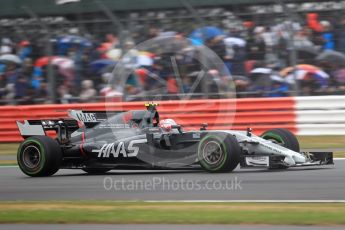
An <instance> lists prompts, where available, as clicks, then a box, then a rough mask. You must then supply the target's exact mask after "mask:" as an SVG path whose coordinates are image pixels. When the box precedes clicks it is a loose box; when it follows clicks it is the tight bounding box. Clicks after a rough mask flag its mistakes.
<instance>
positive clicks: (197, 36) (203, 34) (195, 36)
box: [189, 26, 225, 45]
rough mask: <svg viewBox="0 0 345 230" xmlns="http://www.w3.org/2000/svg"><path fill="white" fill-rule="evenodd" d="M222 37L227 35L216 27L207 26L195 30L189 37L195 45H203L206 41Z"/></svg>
mask: <svg viewBox="0 0 345 230" xmlns="http://www.w3.org/2000/svg"><path fill="white" fill-rule="evenodd" d="M220 35H225V33H224V32H223V30H221V29H219V28H217V27H214V26H206V27H201V28H198V29H196V30H194V31H193V32H192V33H191V35H190V36H189V39H191V40H192V43H193V44H194V45H202V44H203V43H204V42H205V41H206V40H209V39H212V38H214V37H217V36H220Z"/></svg>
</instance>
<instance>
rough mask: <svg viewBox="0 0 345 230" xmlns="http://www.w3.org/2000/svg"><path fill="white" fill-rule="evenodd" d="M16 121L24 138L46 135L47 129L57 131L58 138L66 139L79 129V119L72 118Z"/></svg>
mask: <svg viewBox="0 0 345 230" xmlns="http://www.w3.org/2000/svg"><path fill="white" fill-rule="evenodd" d="M16 123H17V126H18V129H19V132H20V135H21V136H22V137H23V138H28V137H31V136H46V135H47V131H55V132H56V134H57V137H58V139H59V140H60V141H64V140H66V139H68V138H69V134H70V133H72V132H74V131H76V130H77V129H79V125H78V121H76V120H72V119H50V120H25V121H24V123H22V122H20V121H17V122H16Z"/></svg>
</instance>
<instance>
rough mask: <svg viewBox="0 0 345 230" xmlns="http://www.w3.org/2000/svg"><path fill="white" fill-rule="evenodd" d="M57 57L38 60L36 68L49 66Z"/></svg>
mask: <svg viewBox="0 0 345 230" xmlns="http://www.w3.org/2000/svg"><path fill="white" fill-rule="evenodd" d="M54 57H55V56H51V57H50V56H46V57H41V58H39V59H37V60H36V62H35V67H39V68H42V67H44V66H46V65H48V64H49V61H50V60H52V59H53V58H54Z"/></svg>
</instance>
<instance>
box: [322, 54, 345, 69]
mask: <svg viewBox="0 0 345 230" xmlns="http://www.w3.org/2000/svg"><path fill="white" fill-rule="evenodd" d="M316 61H317V62H322V63H328V64H335V65H337V66H345V55H344V54H343V53H340V52H337V51H333V50H326V51H324V52H322V53H321V54H320V55H318V56H317V57H316Z"/></svg>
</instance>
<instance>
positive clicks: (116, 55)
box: [105, 49, 122, 61]
mask: <svg viewBox="0 0 345 230" xmlns="http://www.w3.org/2000/svg"><path fill="white" fill-rule="evenodd" d="M121 55H122V50H121V49H112V50H109V51H108V52H107V53H106V54H105V56H106V57H107V58H109V59H111V60H114V61H118V60H119V59H120V58H121Z"/></svg>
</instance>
